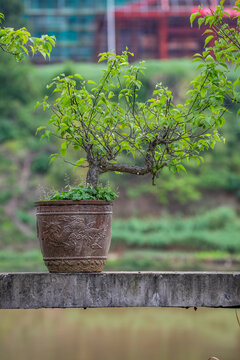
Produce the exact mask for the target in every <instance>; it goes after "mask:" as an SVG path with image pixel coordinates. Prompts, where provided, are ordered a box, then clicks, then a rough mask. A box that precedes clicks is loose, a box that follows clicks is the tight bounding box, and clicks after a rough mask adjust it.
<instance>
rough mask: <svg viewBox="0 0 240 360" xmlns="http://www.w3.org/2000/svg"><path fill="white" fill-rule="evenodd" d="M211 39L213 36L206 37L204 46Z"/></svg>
mask: <svg viewBox="0 0 240 360" xmlns="http://www.w3.org/2000/svg"><path fill="white" fill-rule="evenodd" d="M213 38H214V36H213V35H210V36H208V37H207V38H206V39H205V43H204V46H206V45H207V44H208V43H209V42H210V41H211V40H212V39H213Z"/></svg>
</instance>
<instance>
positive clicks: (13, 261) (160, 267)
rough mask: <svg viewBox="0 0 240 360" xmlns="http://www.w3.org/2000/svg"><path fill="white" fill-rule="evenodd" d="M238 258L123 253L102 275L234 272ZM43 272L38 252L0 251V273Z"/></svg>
mask: <svg viewBox="0 0 240 360" xmlns="http://www.w3.org/2000/svg"><path fill="white" fill-rule="evenodd" d="M239 268H240V254H234V255H230V254H229V253H227V252H223V251H209V252H204V251H201V252H184V251H159V250H156V251H153V250H125V251H118V252H116V251H115V252H110V254H109V258H108V261H107V264H106V266H105V268H104V270H105V271H184V270H186V271H198V270H199V271H200V270H202V271H211V270H215V271H217V270H219V271H220V270H226V271H230V270H231V271H236V270H239ZM21 271H32V272H38V271H40V272H42V271H47V269H46V267H45V265H44V263H43V260H42V255H41V253H40V250H32V251H27V252H13V251H2V252H1V253H0V272H21Z"/></svg>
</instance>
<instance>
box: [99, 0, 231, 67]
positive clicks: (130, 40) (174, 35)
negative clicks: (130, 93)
mask: <svg viewBox="0 0 240 360" xmlns="http://www.w3.org/2000/svg"><path fill="white" fill-rule="evenodd" d="M219 2H220V0H219V1H218V0H138V1H135V2H134V3H130V4H126V5H123V6H118V7H116V8H115V24H116V34H115V35H116V51H117V52H118V53H119V52H121V51H122V50H124V49H125V48H126V46H127V47H128V48H129V49H130V50H131V51H132V52H133V53H134V54H135V57H134V59H135V60H136V59H148V58H150V59H168V58H178V57H192V56H193V55H194V54H195V53H196V52H199V51H201V50H203V47H204V40H205V37H204V36H202V34H203V29H202V28H201V29H199V28H198V25H197V21H196V22H195V23H194V25H193V27H192V28H191V26H190V19H189V18H190V15H191V14H192V13H193V12H196V11H198V6H199V5H200V4H201V5H202V6H203V10H205V12H206V11H209V9H215V8H216V6H217V5H218V3H219ZM234 3H235V1H234V0H225V2H224V4H225V6H226V7H231V6H232V5H234ZM97 36H98V40H97V45H98V48H97V51H96V52H97V53H98V52H101V51H104V50H106V45H105V38H106V22H105V18H104V17H101V15H100V16H99V17H98V31H97Z"/></svg>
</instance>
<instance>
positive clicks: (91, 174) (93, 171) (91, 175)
mask: <svg viewBox="0 0 240 360" xmlns="http://www.w3.org/2000/svg"><path fill="white" fill-rule="evenodd" d="M99 175H100V171H99V168H98V167H97V166H96V165H95V166H93V165H89V169H88V173H87V185H91V186H92V187H93V188H96V187H97V185H98V178H99Z"/></svg>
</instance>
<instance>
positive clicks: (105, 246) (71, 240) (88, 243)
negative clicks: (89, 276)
mask: <svg viewBox="0 0 240 360" xmlns="http://www.w3.org/2000/svg"><path fill="white" fill-rule="evenodd" d="M35 206H36V207H37V233H38V238H39V241H40V246H41V251H42V254H43V259H44V262H45V264H46V266H47V268H48V270H49V271H50V272H100V271H102V269H103V266H104V264H105V262H106V259H107V254H108V250H109V247H110V241H111V233H112V202H107V201H101V200H96V201H95V200H90V201H84V200H81V201H71V200H60V201H39V202H36V203H35Z"/></svg>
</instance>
